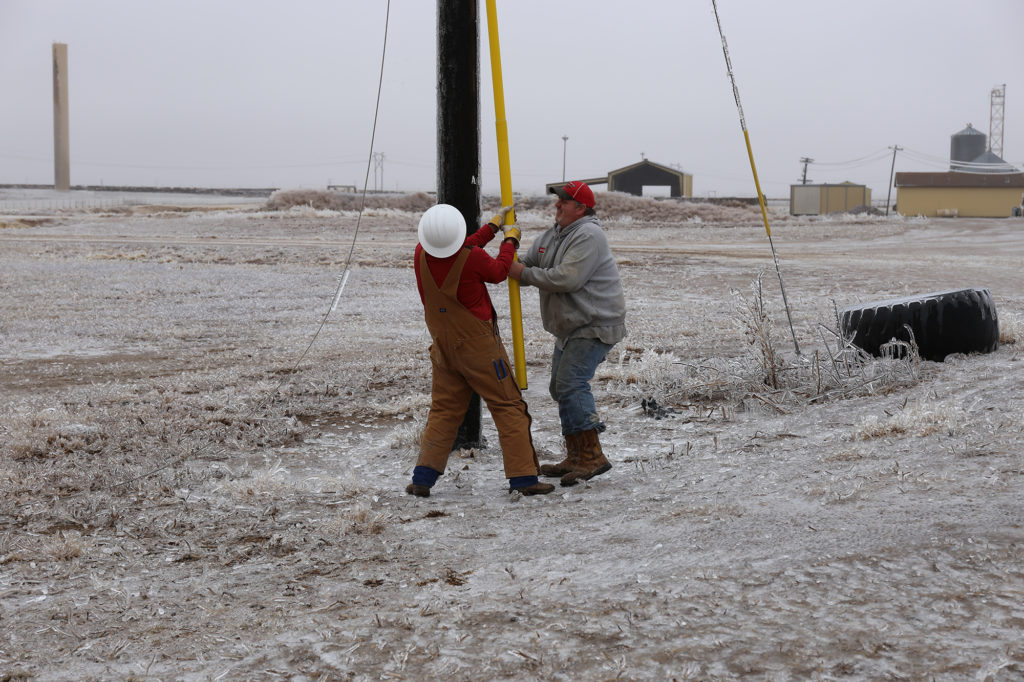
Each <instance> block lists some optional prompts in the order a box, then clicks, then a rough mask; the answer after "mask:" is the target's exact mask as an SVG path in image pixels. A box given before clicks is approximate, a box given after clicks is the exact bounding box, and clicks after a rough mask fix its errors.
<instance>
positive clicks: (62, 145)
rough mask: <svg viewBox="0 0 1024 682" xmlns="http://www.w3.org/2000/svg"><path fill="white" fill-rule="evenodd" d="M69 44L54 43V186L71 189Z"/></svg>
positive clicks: (57, 188)
mask: <svg viewBox="0 0 1024 682" xmlns="http://www.w3.org/2000/svg"><path fill="white" fill-rule="evenodd" d="M68 130H69V126H68V46H67V45H66V44H65V43H54V44H53V188H54V189H56V190H61V191H64V192H66V191H68V190H70V189H71V152H70V144H69V141H68V140H69V135H68Z"/></svg>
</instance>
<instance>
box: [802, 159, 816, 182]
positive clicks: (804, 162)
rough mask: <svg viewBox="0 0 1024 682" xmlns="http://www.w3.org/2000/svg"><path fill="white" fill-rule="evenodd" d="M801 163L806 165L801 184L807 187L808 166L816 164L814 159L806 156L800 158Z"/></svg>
mask: <svg viewBox="0 0 1024 682" xmlns="http://www.w3.org/2000/svg"><path fill="white" fill-rule="evenodd" d="M800 163H802V164H803V165H804V174H803V177H801V178H800V184H802V185H806V184H807V164H809V163H814V159H811V158H808V157H806V156H801V157H800Z"/></svg>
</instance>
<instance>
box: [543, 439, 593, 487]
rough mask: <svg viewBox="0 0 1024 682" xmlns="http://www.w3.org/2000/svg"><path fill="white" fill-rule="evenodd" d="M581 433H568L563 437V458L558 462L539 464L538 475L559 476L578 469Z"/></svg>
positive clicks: (581, 441) (581, 442)
mask: <svg viewBox="0 0 1024 682" xmlns="http://www.w3.org/2000/svg"><path fill="white" fill-rule="evenodd" d="M581 435H582V434H579V433H570V434H569V435H567V436H566V437H565V459H563V460H562V461H561V462H559V463H558V464H541V465H540V475H541V476H548V477H550V478H561V477H562V476H565V475H566V474H567V473H569V472H570V471H576V470H577V469H579V468H580V467H579V458H580V447H581V446H582V444H583V438H582V437H581Z"/></svg>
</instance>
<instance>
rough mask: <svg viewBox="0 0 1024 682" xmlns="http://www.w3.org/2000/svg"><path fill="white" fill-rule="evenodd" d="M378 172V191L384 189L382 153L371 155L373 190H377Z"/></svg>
mask: <svg viewBox="0 0 1024 682" xmlns="http://www.w3.org/2000/svg"><path fill="white" fill-rule="evenodd" d="M378 170H379V171H380V189H381V190H383V189H384V152H374V153H373V189H374V190H376V189H377V177H378V175H377V171H378Z"/></svg>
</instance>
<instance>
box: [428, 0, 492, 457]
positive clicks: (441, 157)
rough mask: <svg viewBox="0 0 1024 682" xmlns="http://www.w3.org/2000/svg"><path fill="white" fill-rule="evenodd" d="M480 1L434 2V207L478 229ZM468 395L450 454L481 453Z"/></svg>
mask: <svg viewBox="0 0 1024 682" xmlns="http://www.w3.org/2000/svg"><path fill="white" fill-rule="evenodd" d="M478 2H479V0H437V202H438V203H439V204H451V205H452V206H454V207H455V208H457V209H459V211H460V212H461V213H462V216H463V217H464V218H465V219H466V236H469V235H470V234H472V233H473V232H476V230H477V229H478V228H479V227H480V47H479V45H480V37H479V31H480V29H479V18H478V8H477V6H478ZM480 411H481V408H480V396H479V395H477V394H475V393H474V394H473V398H472V400H471V401H470V405H469V410H468V411H467V412H466V418H465V420H464V421H463V423H462V426H461V427H459V435H458V436H457V437H456V439H455V444H454V445H453V446H452V449H453V450H457V449H460V448H472V447H483V445H484V442H483V437H482V436H481V434H480Z"/></svg>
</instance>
